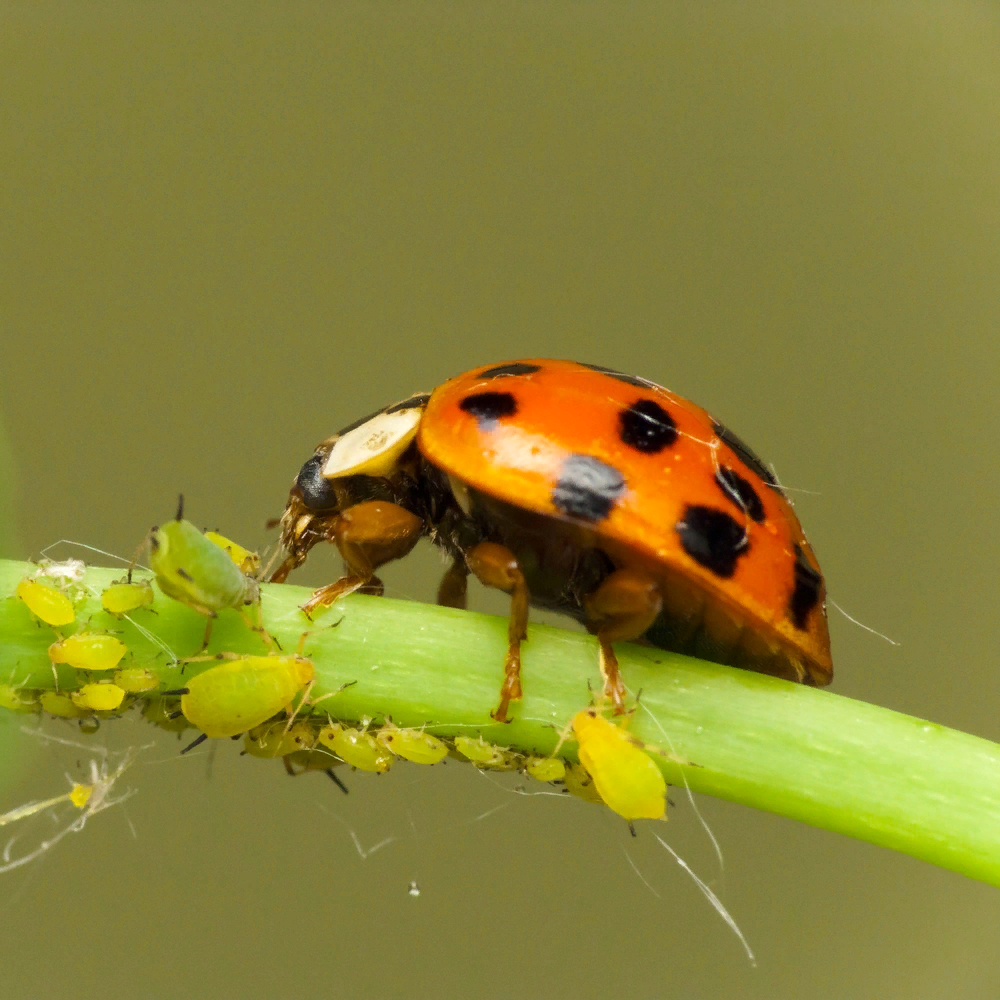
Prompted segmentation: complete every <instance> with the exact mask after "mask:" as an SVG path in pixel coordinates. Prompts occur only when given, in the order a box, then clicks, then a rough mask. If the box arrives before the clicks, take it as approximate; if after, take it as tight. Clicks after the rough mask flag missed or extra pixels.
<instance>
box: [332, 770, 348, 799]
mask: <svg viewBox="0 0 1000 1000" xmlns="http://www.w3.org/2000/svg"><path fill="white" fill-rule="evenodd" d="M326 774H327V776H328V777H329V778H330V780H331V781H332V782H333V783H334V784H335V785H336V786H337V787H338V788H339V789H340V790H341V791H342V792H343V793H344V794H345V795H348V794H350V793H349V792H348V790H347V785H345V784H344V783H343V782H342V781H341V780H340V778H338V777H337V775H336V774H334V772H333V768H332V767H328V768H327V769H326Z"/></svg>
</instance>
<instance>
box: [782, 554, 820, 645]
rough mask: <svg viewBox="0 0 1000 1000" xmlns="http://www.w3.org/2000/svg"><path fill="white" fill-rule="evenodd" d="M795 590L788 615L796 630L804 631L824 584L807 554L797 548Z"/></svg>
mask: <svg viewBox="0 0 1000 1000" xmlns="http://www.w3.org/2000/svg"><path fill="white" fill-rule="evenodd" d="M794 572H795V589H794V590H793V591H792V599H791V600H790V601H789V602H788V613H789V614H790V615H791V617H792V622H793V623H794V624H795V627H796V628H801V629H804V628H805V627H806V621H807V619H808V618H809V612H810V611H812V609H813V608H814V607H816V605H817V603H818V602H819V592H820V587H821V586H822V584H823V577H822V575H821V574H820V573H819V572H818V571H817V570H816V569H815V568H814V567H813V566H812V564H811V563H810V562H809V560H808V559H807V558H806V554H805V552H803V551H802V548H801V547H800V546H798V545H796V546H795V570H794Z"/></svg>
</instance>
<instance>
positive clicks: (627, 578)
mask: <svg viewBox="0 0 1000 1000" xmlns="http://www.w3.org/2000/svg"><path fill="white" fill-rule="evenodd" d="M583 606H584V610H585V611H586V612H587V618H588V622H587V627H588V628H589V629H590V630H591V631H592V632H596V633H597V641H598V642H599V643H600V649H601V652H600V666H601V676H602V677H603V678H604V695H605V697H607V698H610V699H611V702H612V704H613V705H614V709H615V715H621V714H623V713H624V711H625V684H624V682H623V681H622V678H621V674H620V673H619V672H618V657H616V656H615V653H614V650H613V649H612V648H611V644H612V643H613V642H621V641H627V640H629V639H638V638H639V637H640V636H641V635H642V634H643V633H644V632H645V631H646V629H648V628H649V627H650V625H652V624H653V622H654V621H656V618H657V616H658V615H659V613H660V609H661V608H662V606H663V598H662V597H661V596H660V588H659V585H658V583H657V582H656V580H655V578H654V577H652V576H650V575H649V574H647V573H644V572H643V571H642V570H636V569H618V570H615V572H614V573H612V574H611V575H610V576H608V577H606V578H605V580H604V582H603V583H602V584H601V585H600V586H599V587H598V588H597V590H595V591H594V592H593V593H591V594H588V595H587V596H586V597H585V598H584V600H583Z"/></svg>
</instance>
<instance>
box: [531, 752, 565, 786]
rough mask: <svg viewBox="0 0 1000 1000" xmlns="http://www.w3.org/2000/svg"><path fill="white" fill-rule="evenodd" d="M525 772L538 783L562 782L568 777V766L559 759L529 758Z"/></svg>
mask: <svg viewBox="0 0 1000 1000" xmlns="http://www.w3.org/2000/svg"><path fill="white" fill-rule="evenodd" d="M524 771H525V773H526V774H527V775H529V776H530V777H532V778H534V779H535V780H536V781H562V780H563V779H564V778H565V777H566V765H565V764H564V763H563V762H562V761H561V760H560V759H559V758H558V757H529V758H528V760H527V762H526V763H525V765H524Z"/></svg>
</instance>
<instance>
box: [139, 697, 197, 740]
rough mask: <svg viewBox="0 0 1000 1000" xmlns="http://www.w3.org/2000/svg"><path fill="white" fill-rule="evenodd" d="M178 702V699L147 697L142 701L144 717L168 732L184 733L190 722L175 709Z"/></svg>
mask: <svg viewBox="0 0 1000 1000" xmlns="http://www.w3.org/2000/svg"><path fill="white" fill-rule="evenodd" d="M176 704H177V702H176V701H168V700H167V699H166V698H164V697H153V698H147V699H145V700H144V701H143V703H142V717H143V718H144V719H145V720H146V721H147V722H150V723H152V724H153V725H154V726H159V727H160V729H164V730H166V731H167V732H168V733H183V732H184V730H185V729H188V728H189V724H188V720H187V719H185V718H184V715H183V713H182V712H175V711H174V710H173V706H174V705H176Z"/></svg>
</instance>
